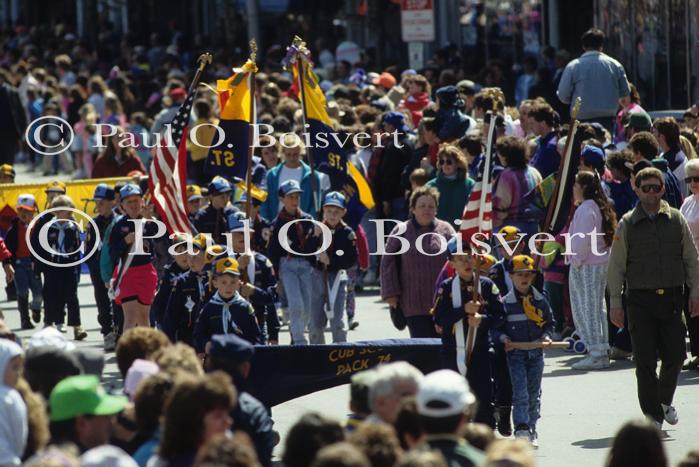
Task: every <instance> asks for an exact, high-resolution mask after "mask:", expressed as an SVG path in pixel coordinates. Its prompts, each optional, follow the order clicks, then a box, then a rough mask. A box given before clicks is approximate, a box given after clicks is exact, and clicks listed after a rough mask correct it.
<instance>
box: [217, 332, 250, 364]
mask: <svg viewBox="0 0 699 467" xmlns="http://www.w3.org/2000/svg"><path fill="white" fill-rule="evenodd" d="M254 354H255V347H254V346H253V345H252V344H251V343H250V342H248V341H246V340H245V339H243V338H241V337H238V336H236V335H235V334H217V335H215V336H212V337H211V347H210V348H209V356H210V357H212V358H217V359H221V360H230V361H234V362H247V361H248V360H250V359H251V358H252V356H253V355H254Z"/></svg>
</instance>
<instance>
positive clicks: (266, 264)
mask: <svg viewBox="0 0 699 467" xmlns="http://www.w3.org/2000/svg"><path fill="white" fill-rule="evenodd" d="M265 266H267V267H268V268H271V267H272V262H271V261H270V260H269V259H268V260H267V261H265Z"/></svg>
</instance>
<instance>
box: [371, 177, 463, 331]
mask: <svg viewBox="0 0 699 467" xmlns="http://www.w3.org/2000/svg"><path fill="white" fill-rule="evenodd" d="M438 202H439V192H438V191H437V190H435V189H434V188H432V187H427V186H421V187H419V188H417V189H416V190H415V191H413V193H412V195H411V196H410V219H408V220H407V221H405V222H401V223H399V224H398V225H396V226H395V227H394V229H393V230H392V231H391V236H390V237H389V238H388V241H387V242H386V250H385V251H386V253H396V252H398V251H400V250H401V249H402V243H403V242H401V241H400V240H399V239H398V238H397V237H403V238H404V239H405V240H407V242H408V244H409V245H410V248H408V249H407V251H406V252H405V253H403V254H401V255H395V254H394V255H385V256H383V258H381V298H382V299H383V300H384V301H385V302H386V303H388V305H389V306H391V307H394V308H395V307H397V306H400V308H401V309H402V310H403V313H404V314H405V317H406V321H407V322H408V329H409V330H410V337H439V335H438V334H437V331H436V330H435V328H434V323H433V322H432V316H431V315H430V309H431V308H432V299H433V296H434V287H433V286H434V283H435V281H436V280H437V276H438V275H439V272H440V271H441V270H442V267H443V266H444V263H445V262H446V260H447V252H446V242H448V241H449V239H450V238H451V237H453V236H454V235H456V233H455V232H454V229H453V228H452V226H451V224H450V223H449V222H445V221H442V220H439V219H437V217H436V216H437V205H438Z"/></svg>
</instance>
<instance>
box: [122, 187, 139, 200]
mask: <svg viewBox="0 0 699 467" xmlns="http://www.w3.org/2000/svg"><path fill="white" fill-rule="evenodd" d="M119 196H120V197H121V199H124V198H126V197H128V196H143V192H142V191H141V188H140V187H139V186H138V185H136V184H134V183H127V184H126V185H124V186H123V187H122V188H121V190H119Z"/></svg>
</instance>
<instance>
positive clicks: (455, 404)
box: [415, 370, 476, 418]
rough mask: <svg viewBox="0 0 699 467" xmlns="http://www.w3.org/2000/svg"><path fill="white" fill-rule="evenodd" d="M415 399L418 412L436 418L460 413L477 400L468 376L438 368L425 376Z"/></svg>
mask: <svg viewBox="0 0 699 467" xmlns="http://www.w3.org/2000/svg"><path fill="white" fill-rule="evenodd" d="M415 399H416V400H415V402H416V403H417V412H418V413H419V414H420V415H424V416H426V417H434V418H446V417H453V416H455V415H460V414H462V413H464V411H465V410H466V409H467V408H468V407H469V406H470V405H472V404H474V403H475V402H476V397H475V396H474V395H473V393H472V392H471V389H470V388H469V387H468V383H467V382H466V378H464V377H463V376H461V375H460V374H458V373H457V372H455V371H452V370H437V371H435V372H432V373H430V374H428V375H427V376H425V377H424V378H423V379H422V380H421V381H420V384H419V385H418V389H417V395H416V397H415Z"/></svg>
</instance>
